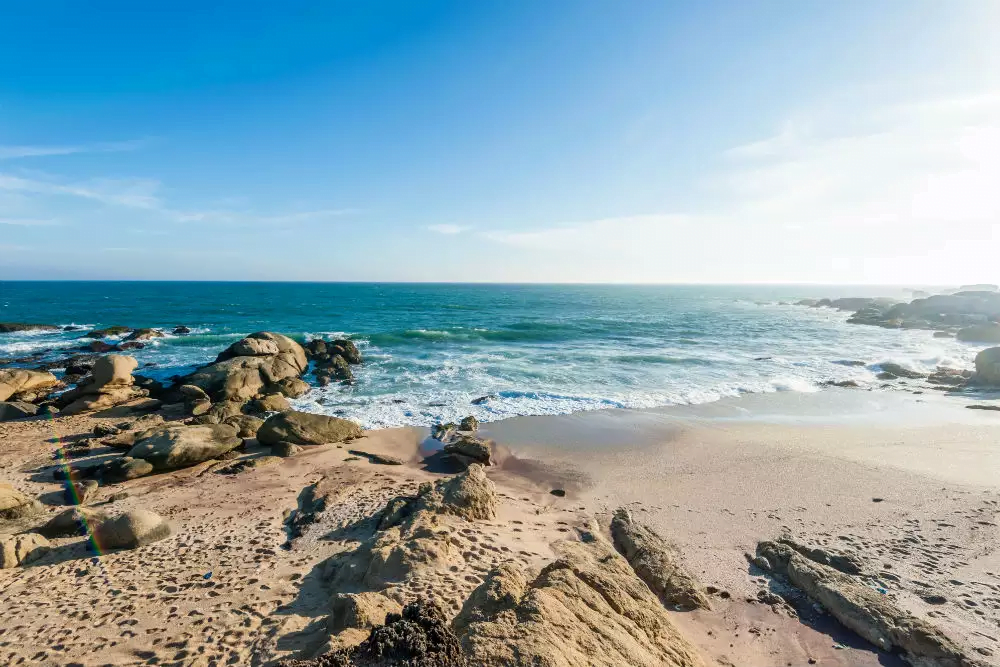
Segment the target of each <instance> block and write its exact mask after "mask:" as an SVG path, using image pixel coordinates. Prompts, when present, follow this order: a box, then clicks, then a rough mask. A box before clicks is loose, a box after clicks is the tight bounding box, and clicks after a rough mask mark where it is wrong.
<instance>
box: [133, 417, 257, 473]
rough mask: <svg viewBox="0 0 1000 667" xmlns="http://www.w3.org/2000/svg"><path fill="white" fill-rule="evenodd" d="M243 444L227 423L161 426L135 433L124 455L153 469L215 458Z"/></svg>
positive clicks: (234, 430) (176, 466) (162, 468)
mask: <svg viewBox="0 0 1000 667" xmlns="http://www.w3.org/2000/svg"><path fill="white" fill-rule="evenodd" d="M241 444H243V440H242V439H240V438H238V437H236V429H235V428H233V427H232V426H229V425H227V424H215V425H211V426H165V427H162V428H158V429H155V430H153V431H151V432H150V431H147V432H145V433H143V434H141V436H137V438H136V442H135V445H134V446H133V447H132V449H130V450H129V453H128V456H130V457H132V458H136V459H144V460H146V461H149V462H150V463H151V464H152V465H153V468H154V469H156V470H171V469H173V468H183V467H187V466H192V465H195V464H196V463H201V462H202V461H207V460H209V459H213V458H216V457H217V456H219V455H220V454H224V453H225V452H228V451H230V450H232V449H235V448H237V447H239V446H240V445H241Z"/></svg>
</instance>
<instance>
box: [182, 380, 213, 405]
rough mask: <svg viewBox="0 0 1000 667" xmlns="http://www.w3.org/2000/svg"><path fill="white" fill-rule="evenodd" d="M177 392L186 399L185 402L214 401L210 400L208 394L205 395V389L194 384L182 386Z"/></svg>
mask: <svg viewBox="0 0 1000 667" xmlns="http://www.w3.org/2000/svg"><path fill="white" fill-rule="evenodd" d="M177 391H178V392H179V393H180V395H181V396H183V397H184V400H185V401H197V400H206V401H211V400H212V399H211V398H209V396H208V394H206V393H205V390H204V389H202V388H201V387H198V386H196V385H193V384H182V385H181V386H180V387H178V388H177Z"/></svg>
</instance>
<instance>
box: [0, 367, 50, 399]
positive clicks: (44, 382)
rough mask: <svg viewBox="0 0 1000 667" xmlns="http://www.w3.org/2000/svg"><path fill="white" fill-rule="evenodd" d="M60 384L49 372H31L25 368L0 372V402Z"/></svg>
mask: <svg viewBox="0 0 1000 667" xmlns="http://www.w3.org/2000/svg"><path fill="white" fill-rule="evenodd" d="M57 384H59V379H58V378H57V377H56V376H55V375H53V374H52V373H49V372H48V371H30V370H27V369H24V368H7V369H3V370H0V401H6V400H7V399H8V398H10V397H11V396H13V395H15V394H22V393H25V392H29V391H36V390H39V389H47V388H49V387H54V386H55V385H57Z"/></svg>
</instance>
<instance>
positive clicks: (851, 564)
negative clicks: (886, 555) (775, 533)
mask: <svg viewBox="0 0 1000 667" xmlns="http://www.w3.org/2000/svg"><path fill="white" fill-rule="evenodd" d="M778 542H779V543H780V544H783V545H785V546H789V547H791V548H792V549H794V550H795V551H797V552H799V553H800V554H802V555H803V556H805V557H806V558H808V559H809V560H811V561H814V562H816V563H819V564H821V565H827V566H829V567H832V568H833V569H835V570H837V571H838V572H843V573H844V574H862V573H863V572H864V571H865V563H864V561H863V560H861V559H860V558H859V557H858V556H856V555H854V554H853V553H850V552H846V551H841V550H839V549H832V548H829V547H820V546H815V545H810V544H803V543H801V542H798V541H796V540H794V539H792V538H791V537H788V536H783V537H779V538H778Z"/></svg>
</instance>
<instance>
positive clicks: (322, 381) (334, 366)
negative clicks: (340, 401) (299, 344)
mask: <svg viewBox="0 0 1000 667" xmlns="http://www.w3.org/2000/svg"><path fill="white" fill-rule="evenodd" d="M305 349H306V355H307V356H308V357H309V359H310V360H312V361H313V362H315V363H316V371H315V373H316V382H317V384H319V385H320V386H321V387H324V386H326V385H328V384H330V382H332V381H333V380H338V381H340V382H345V383H350V382H352V381H353V380H354V373H353V372H352V371H351V365H354V364H360V363H361V360H362V359H361V351H360V350H358V346H357V345H355V344H354V342H353V341H350V340H347V339H343V338H342V339H338V340H334V341H325V340H322V339H320V338H316V339H314V340H311V341H309V342H308V343H307V344H306V348H305Z"/></svg>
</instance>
